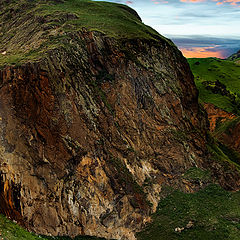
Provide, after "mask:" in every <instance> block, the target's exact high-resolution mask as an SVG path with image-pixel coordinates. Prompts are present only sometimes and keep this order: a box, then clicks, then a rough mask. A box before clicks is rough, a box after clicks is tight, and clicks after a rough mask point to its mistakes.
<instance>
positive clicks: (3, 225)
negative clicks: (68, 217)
mask: <svg viewBox="0 0 240 240" xmlns="http://www.w3.org/2000/svg"><path fill="white" fill-rule="evenodd" d="M0 233H1V236H0V237H2V238H3V239H4V240H37V239H43V240H47V239H48V240H54V239H55V240H70V239H71V238H69V237H45V236H39V235H35V234H33V233H29V232H27V231H26V230H24V229H23V228H21V227H19V226H18V225H17V224H15V223H13V222H12V221H10V220H9V219H7V218H6V217H4V216H3V215H1V214H0ZM0 239H1V238H0ZM103 239H104V238H96V237H89V236H84V237H83V236H79V237H76V238H74V240H103Z"/></svg>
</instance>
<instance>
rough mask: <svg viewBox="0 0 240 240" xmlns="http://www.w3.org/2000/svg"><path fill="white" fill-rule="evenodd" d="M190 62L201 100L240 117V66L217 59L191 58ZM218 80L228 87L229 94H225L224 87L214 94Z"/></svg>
mask: <svg viewBox="0 0 240 240" xmlns="http://www.w3.org/2000/svg"><path fill="white" fill-rule="evenodd" d="M188 62H189V64H190V67H191V69H192V72H193V74H194V77H195V82H196V85H197V88H198V90H199V98H200V100H201V101H202V102H209V103H213V104H214V105H215V106H217V107H219V108H222V109H224V110H226V111H228V112H233V113H235V114H238V115H239V114H240V109H239V106H240V105H239V104H240V98H239V97H240V65H238V64H236V63H234V62H232V61H227V60H220V59H216V58H190V59H188ZM217 80H218V81H219V82H220V83H221V84H223V85H225V86H226V90H227V93H226V92H225V93H224V89H223V88H222V86H220V88H222V89H220V90H219V89H218V90H217V89H216V88H215V89H216V91H217V92H216V91H215V93H214V87H215V86H216V81H217ZM207 88H208V89H207Z"/></svg>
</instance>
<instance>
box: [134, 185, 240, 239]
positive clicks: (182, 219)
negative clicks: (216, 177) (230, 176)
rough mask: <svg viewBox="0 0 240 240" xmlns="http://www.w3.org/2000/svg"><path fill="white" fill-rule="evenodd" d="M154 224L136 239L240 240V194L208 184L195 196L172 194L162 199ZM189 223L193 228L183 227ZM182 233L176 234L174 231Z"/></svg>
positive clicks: (177, 192)
mask: <svg viewBox="0 0 240 240" xmlns="http://www.w3.org/2000/svg"><path fill="white" fill-rule="evenodd" d="M153 219H154V221H153V223H152V224H151V225H149V226H148V227H147V228H146V229H145V230H144V231H143V232H141V233H139V234H138V239H139V240H146V239H151V240H166V239H168V240H175V239H184V240H193V239H194V240H227V239H229V240H239V236H240V192H237V193H230V192H227V191H225V190H223V189H221V188H220V187H219V186H217V185H209V186H208V187H206V188H205V189H204V190H201V191H199V192H197V193H194V194H186V193H182V192H179V191H174V192H172V193H171V194H170V195H169V196H167V197H166V198H165V199H163V200H161V201H160V203H159V206H158V210H157V212H156V214H154V216H153ZM190 221H192V222H193V226H192V227H191V228H189V229H188V228H186V225H187V224H188V223H189V222H190ZM177 227H180V228H182V227H184V230H183V231H182V232H181V233H180V232H175V228H177Z"/></svg>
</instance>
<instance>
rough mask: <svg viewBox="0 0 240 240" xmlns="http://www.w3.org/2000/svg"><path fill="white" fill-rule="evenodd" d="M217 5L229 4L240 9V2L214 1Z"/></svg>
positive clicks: (234, 0)
mask: <svg viewBox="0 0 240 240" xmlns="http://www.w3.org/2000/svg"><path fill="white" fill-rule="evenodd" d="M212 1H214V2H216V3H217V5H222V4H223V3H229V4H230V5H233V6H238V7H240V0H212Z"/></svg>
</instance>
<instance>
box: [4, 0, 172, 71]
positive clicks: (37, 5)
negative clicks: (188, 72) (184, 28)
mask: <svg viewBox="0 0 240 240" xmlns="http://www.w3.org/2000/svg"><path fill="white" fill-rule="evenodd" d="M55 1H56V0H55ZM55 1H53V0H51V1H50V0H49V1H47V3H46V1H44V0H32V1H31V2H29V1H27V0H11V2H10V3H5V4H3V3H1V2H0V23H2V24H0V66H4V65H12V64H16V63H17V64H21V62H27V61H35V60H38V59H39V58H41V57H42V56H43V55H44V53H46V52H47V51H48V50H49V49H54V48H59V47H60V46H64V44H66V43H69V41H70V39H71V37H72V36H71V35H72V34H71V33H74V32H77V31H79V30H81V29H82V28H83V27H84V28H86V29H88V30H95V31H99V32H102V33H104V34H106V35H107V36H109V37H114V38H116V39H152V40H159V39H164V40H165V41H167V42H168V43H169V44H173V43H172V42H171V41H170V40H168V39H166V38H164V37H162V36H161V35H160V34H158V33H157V32H156V31H155V30H154V29H152V28H151V27H149V26H146V25H145V24H143V23H142V21H141V19H140V18H139V16H138V15H137V13H136V12H135V11H134V10H133V9H131V8H129V7H128V6H126V5H122V4H116V3H110V2H94V1H91V0H62V1H58V2H57V1H56V2H55ZM1 4H2V5H1ZM5 51H6V54H2V53H3V52H5Z"/></svg>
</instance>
